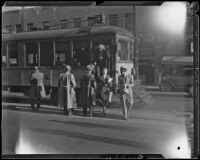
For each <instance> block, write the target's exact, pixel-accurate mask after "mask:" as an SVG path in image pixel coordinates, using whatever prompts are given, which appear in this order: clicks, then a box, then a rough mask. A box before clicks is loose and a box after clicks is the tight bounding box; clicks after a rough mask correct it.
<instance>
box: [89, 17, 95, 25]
mask: <svg viewBox="0 0 200 160" xmlns="http://www.w3.org/2000/svg"><path fill="white" fill-rule="evenodd" d="M87 22H88V26H94V24H95V18H94V17H88V18H87Z"/></svg>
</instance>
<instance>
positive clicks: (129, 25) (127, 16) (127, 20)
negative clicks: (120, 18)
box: [124, 13, 133, 31]
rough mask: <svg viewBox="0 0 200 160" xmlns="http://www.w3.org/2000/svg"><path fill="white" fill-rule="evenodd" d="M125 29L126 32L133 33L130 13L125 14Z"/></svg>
mask: <svg viewBox="0 0 200 160" xmlns="http://www.w3.org/2000/svg"><path fill="white" fill-rule="evenodd" d="M124 18H125V26H124V27H125V29H127V30H128V31H133V14H132V13H126V14H125V16H124Z"/></svg>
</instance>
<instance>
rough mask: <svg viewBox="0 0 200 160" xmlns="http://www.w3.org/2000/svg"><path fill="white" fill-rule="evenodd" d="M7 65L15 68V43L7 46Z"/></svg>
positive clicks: (16, 61)
mask: <svg viewBox="0 0 200 160" xmlns="http://www.w3.org/2000/svg"><path fill="white" fill-rule="evenodd" d="M8 55H9V65H10V66H17V64H18V45H17V43H13V44H8Z"/></svg>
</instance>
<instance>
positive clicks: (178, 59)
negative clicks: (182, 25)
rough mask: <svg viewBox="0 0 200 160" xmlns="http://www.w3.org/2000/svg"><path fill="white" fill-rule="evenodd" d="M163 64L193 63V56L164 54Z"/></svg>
mask: <svg viewBox="0 0 200 160" xmlns="http://www.w3.org/2000/svg"><path fill="white" fill-rule="evenodd" d="M161 61H162V64H174V65H177V64H182V65H193V56H163V57H162V60H161Z"/></svg>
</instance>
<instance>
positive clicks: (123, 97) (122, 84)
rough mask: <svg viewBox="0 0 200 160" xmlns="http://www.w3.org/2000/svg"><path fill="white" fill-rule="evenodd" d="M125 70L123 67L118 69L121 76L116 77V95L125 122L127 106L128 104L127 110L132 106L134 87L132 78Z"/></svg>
mask: <svg viewBox="0 0 200 160" xmlns="http://www.w3.org/2000/svg"><path fill="white" fill-rule="evenodd" d="M126 71H127V69H126V68H125V67H121V68H120V73H121V75H120V76H119V77H118V93H119V96H120V101H121V103H122V112H123V118H124V119H125V120H126V119H127V118H128V111H127V104H129V106H130V107H129V110H130V109H131V107H132V105H133V91H132V87H133V86H134V81H133V78H132V76H131V75H130V74H127V73H126Z"/></svg>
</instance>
